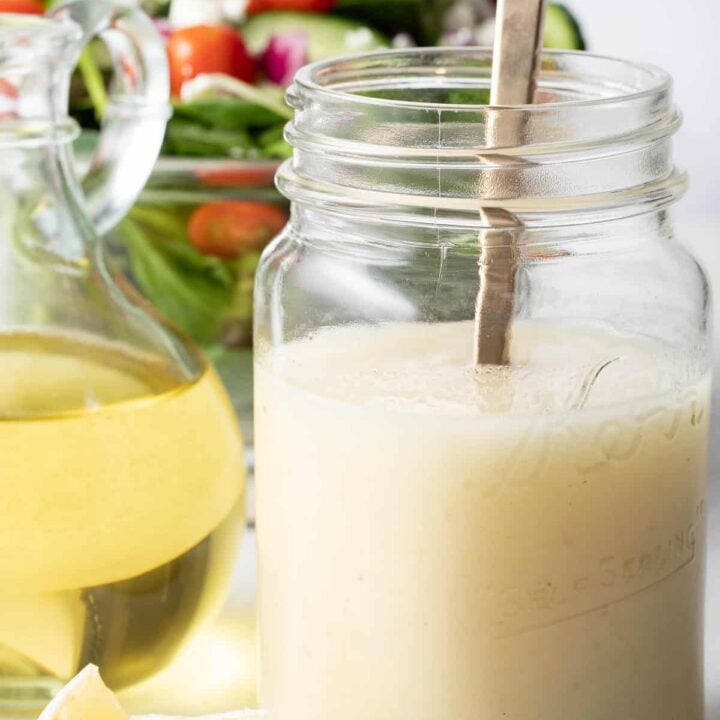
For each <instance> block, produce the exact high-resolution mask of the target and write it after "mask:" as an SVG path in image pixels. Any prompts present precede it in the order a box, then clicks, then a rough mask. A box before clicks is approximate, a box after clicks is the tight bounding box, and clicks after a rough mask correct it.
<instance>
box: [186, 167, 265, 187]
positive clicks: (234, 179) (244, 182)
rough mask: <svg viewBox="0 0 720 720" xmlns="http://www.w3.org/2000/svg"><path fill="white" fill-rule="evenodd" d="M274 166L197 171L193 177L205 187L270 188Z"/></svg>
mask: <svg viewBox="0 0 720 720" xmlns="http://www.w3.org/2000/svg"><path fill="white" fill-rule="evenodd" d="M276 170H277V168H276V166H275V165H269V166H268V167H263V166H257V167H252V166H249V167H238V168H233V169H231V170H197V171H196V173H195V176H196V177H197V179H198V181H199V182H200V184H201V185H204V186H205V187H213V188H215V187H218V188H227V187H272V186H273V179H274V177H275V171H276Z"/></svg>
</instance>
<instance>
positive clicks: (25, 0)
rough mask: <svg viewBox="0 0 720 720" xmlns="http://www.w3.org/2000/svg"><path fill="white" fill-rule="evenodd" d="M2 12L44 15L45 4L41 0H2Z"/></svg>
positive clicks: (0, 8)
mask: <svg viewBox="0 0 720 720" xmlns="http://www.w3.org/2000/svg"><path fill="white" fill-rule="evenodd" d="M0 12H4V13H21V14H23V15H44V14H45V6H44V5H43V4H42V3H41V2H40V0H0Z"/></svg>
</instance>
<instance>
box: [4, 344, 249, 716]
mask: <svg viewBox="0 0 720 720" xmlns="http://www.w3.org/2000/svg"><path fill="white" fill-rule="evenodd" d="M243 488H244V461H243V452H242V440H241V438H240V434H239V430H238V427H237V422H236V419H235V416H234V414H233V411H232V408H231V406H230V403H229V400H228V398H227V397H226V394H225V391H224V389H223V387H222V384H221V383H220V381H219V379H218V378H217V376H216V374H215V372H214V371H213V370H212V369H211V368H210V367H205V368H204V369H203V371H202V372H201V373H200V374H199V376H198V377H197V378H195V379H194V380H192V381H186V380H183V379H180V378H178V376H177V374H175V373H173V372H171V371H170V370H169V369H168V366H167V365H166V364H164V363H163V362H161V361H160V360H159V359H157V358H155V357H154V356H151V355H147V356H144V355H141V354H138V353H136V352H134V351H130V350H129V349H127V348H125V347H124V346H123V345H120V344H116V345H115V344H109V343H108V344H97V343H95V344H93V343H91V342H87V341H85V340H84V339H83V338H81V337H79V336H78V337H75V336H69V335H63V336H59V335H54V336H50V335H47V336H45V335H38V334H29V333H17V334H13V335H6V336H0V579H1V580H0V582H1V584H0V704H2V703H6V704H12V705H13V706H15V707H17V706H18V703H19V702H21V703H23V702H24V703H26V704H28V705H32V704H33V703H34V702H35V701H37V702H42V701H43V700H44V699H45V698H44V697H33V696H27V695H26V693H27V692H29V690H30V688H34V690H33V691H32V692H35V693H37V692H38V690H37V688H38V687H42V683H41V684H40V685H39V684H38V679H39V678H46V679H47V683H45V686H46V687H47V689H48V692H51V691H52V688H53V686H54V685H57V684H59V683H60V682H62V681H65V680H67V679H68V678H69V677H71V676H72V675H73V674H74V673H75V672H76V671H77V670H78V669H79V668H81V667H82V666H84V665H85V664H87V663H90V662H92V663H97V664H98V665H100V668H101V671H102V675H103V678H104V679H105V681H106V682H108V684H110V685H111V686H112V687H114V688H118V687H122V686H125V685H128V684H132V683H134V682H136V681H139V680H142V679H144V678H146V677H148V676H149V675H151V674H153V673H154V672H156V671H157V670H159V669H160V668H162V667H163V666H164V665H165V664H166V663H167V662H168V660H169V659H170V658H172V656H173V655H174V653H175V652H176V651H177V650H178V649H179V647H180V646H181V645H182V643H183V641H184V640H185V639H186V638H187V637H188V636H189V635H190V634H191V633H192V631H193V629H194V628H195V627H197V626H198V625H199V624H200V623H202V621H203V620H205V619H207V618H209V617H210V616H211V615H212V614H213V612H214V610H215V609H217V607H218V606H219V605H220V603H221V602H222V600H223V598H224V594H225V590H226V586H227V583H228V580H229V577H230V572H231V568H232V564H233V560H234V556H235V552H236V549H237V543H238V535H239V532H240V530H241V527H242V520H243V517H242V509H243ZM40 693H42V691H40Z"/></svg>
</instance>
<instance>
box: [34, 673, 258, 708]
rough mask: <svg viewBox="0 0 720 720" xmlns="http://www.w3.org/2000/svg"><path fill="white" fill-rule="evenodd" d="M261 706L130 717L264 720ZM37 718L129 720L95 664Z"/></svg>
mask: <svg viewBox="0 0 720 720" xmlns="http://www.w3.org/2000/svg"><path fill="white" fill-rule="evenodd" d="M266 718H267V716H266V714H265V713H264V712H263V711H261V710H239V711H233V712H227V713H220V714H219V715H207V716H205V717H204V718H202V717H194V718H178V717H176V718H172V717H170V716H168V715H136V716H134V718H133V720H266ZM38 720H130V716H129V715H128V714H127V713H126V712H125V711H124V710H123V708H122V706H121V705H120V702H119V701H118V699H117V697H115V694H114V693H113V691H112V690H110V688H109V687H108V686H107V685H105V683H104V682H103V681H102V678H101V677H100V670H99V669H98V667H97V666H96V665H87V666H86V667H85V668H83V669H82V670H81V671H80V672H79V673H78V674H77V675H76V676H75V677H74V678H73V679H72V680H70V682H69V683H68V684H67V685H65V687H64V688H62V689H61V690H60V691H59V692H58V694H57V695H56V696H55V697H54V698H53V699H52V700H51V701H50V703H49V704H48V706H47V707H46V708H45V709H44V710H43V711H42V713H41V714H40V717H39V718H38Z"/></svg>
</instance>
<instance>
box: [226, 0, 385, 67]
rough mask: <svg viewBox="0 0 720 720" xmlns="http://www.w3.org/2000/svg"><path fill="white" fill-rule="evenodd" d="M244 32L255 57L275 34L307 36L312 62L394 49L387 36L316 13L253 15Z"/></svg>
mask: <svg viewBox="0 0 720 720" xmlns="http://www.w3.org/2000/svg"><path fill="white" fill-rule="evenodd" d="M240 32H241V34H242V36H243V39H244V40H245V44H246V46H247V48H248V50H249V51H250V52H251V53H252V54H253V55H257V54H259V53H261V52H263V50H265V48H266V47H267V44H268V42H269V41H270V38H271V37H272V36H273V35H281V34H283V33H292V32H304V33H307V38H308V61H309V62H315V61H316V60H324V59H325V58H328V57H332V56H333V55H347V54H349V53H355V52H368V51H369V50H381V49H383V48H387V47H389V46H390V42H389V41H388V39H387V38H386V37H385V36H384V35H381V34H380V33H379V32H377V31H376V30H373V29H371V28H369V27H368V26H367V25H365V24H363V23H361V22H357V21H355V20H347V19H345V18H339V17H333V16H332V15H317V14H314V13H299V12H283V11H277V12H264V13H260V14H259V15H253V17H251V18H250V19H249V20H248V21H247V22H246V23H245V24H244V25H243V26H242V27H241V28H240Z"/></svg>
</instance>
